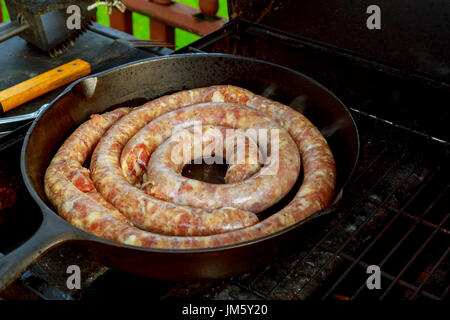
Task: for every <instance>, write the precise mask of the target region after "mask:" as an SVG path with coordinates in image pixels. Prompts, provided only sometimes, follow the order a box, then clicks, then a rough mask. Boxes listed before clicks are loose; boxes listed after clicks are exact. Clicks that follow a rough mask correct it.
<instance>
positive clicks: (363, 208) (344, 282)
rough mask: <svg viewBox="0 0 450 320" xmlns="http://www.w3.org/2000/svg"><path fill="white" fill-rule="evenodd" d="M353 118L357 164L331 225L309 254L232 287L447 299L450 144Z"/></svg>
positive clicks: (291, 294)
mask: <svg viewBox="0 0 450 320" xmlns="http://www.w3.org/2000/svg"><path fill="white" fill-rule="evenodd" d="M352 113H353V115H354V116H355V119H356V121H357V124H358V128H360V130H361V146H362V147H361V150H362V153H361V160H360V167H359V169H358V171H357V172H356V174H355V177H354V179H353V180H352V182H351V185H349V187H348V190H347V194H346V195H344V199H343V200H342V205H341V207H340V208H339V209H338V211H337V213H336V215H335V216H334V217H332V218H331V219H330V221H329V222H328V224H327V225H329V226H331V227H330V228H329V229H326V228H325V230H323V231H322V232H321V233H320V235H319V236H318V237H316V238H315V239H310V242H311V243H314V244H313V245H310V248H309V250H308V251H307V252H300V253H297V254H295V255H293V256H292V257H289V258H287V259H286V260H284V261H283V262H280V263H278V264H275V265H274V266H270V267H268V268H266V269H264V270H262V271H259V272H256V273H254V274H247V275H245V276H242V277H240V278H237V279H234V281H233V284H234V285H236V286H239V287H241V288H242V289H244V290H248V291H250V292H251V293H253V294H254V295H256V296H258V297H260V298H264V299H304V298H308V297H311V298H315V299H333V298H338V299H347V298H348V299H363V298H372V299H373V298H377V299H386V298H402V299H418V298H426V299H432V300H442V299H445V298H446V296H447V293H448V287H443V285H438V284H436V283H434V281H433V276H434V275H436V274H437V273H440V274H441V275H440V277H439V279H440V280H439V281H440V282H441V283H444V284H445V285H448V284H449V279H448V277H449V275H448V271H447V270H448V268H446V267H445V265H448V251H449V248H448V244H449V231H448V217H449V212H450V210H449V209H450V207H449V201H448V199H449V186H450V185H449V183H448V182H449V181H450V179H449V169H450V165H449V164H450V161H449V148H448V145H449V144H448V143H446V142H445V141H441V140H439V139H433V138H432V137H430V136H426V135H424V134H418V133H416V132H414V131H412V130H408V129H406V128H401V127H398V126H395V125H393V124H390V123H389V122H387V121H383V120H382V119H378V118H376V117H373V116H369V115H367V114H366V113H363V112H358V111H357V110H352ZM369 265H378V266H379V267H380V268H381V277H382V286H381V290H369V289H367V286H366V279H367V277H368V274H366V268H367V266H369ZM280 267H281V270H280ZM286 269H288V271H286ZM280 271H282V272H280Z"/></svg>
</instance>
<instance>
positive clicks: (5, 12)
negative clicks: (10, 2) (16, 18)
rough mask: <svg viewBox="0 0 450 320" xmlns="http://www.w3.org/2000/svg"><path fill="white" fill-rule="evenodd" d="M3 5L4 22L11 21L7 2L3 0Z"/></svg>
mask: <svg viewBox="0 0 450 320" xmlns="http://www.w3.org/2000/svg"><path fill="white" fill-rule="evenodd" d="M1 3H2V14H3V21H8V20H9V14H8V10H7V9H6V4H5V1H4V0H1Z"/></svg>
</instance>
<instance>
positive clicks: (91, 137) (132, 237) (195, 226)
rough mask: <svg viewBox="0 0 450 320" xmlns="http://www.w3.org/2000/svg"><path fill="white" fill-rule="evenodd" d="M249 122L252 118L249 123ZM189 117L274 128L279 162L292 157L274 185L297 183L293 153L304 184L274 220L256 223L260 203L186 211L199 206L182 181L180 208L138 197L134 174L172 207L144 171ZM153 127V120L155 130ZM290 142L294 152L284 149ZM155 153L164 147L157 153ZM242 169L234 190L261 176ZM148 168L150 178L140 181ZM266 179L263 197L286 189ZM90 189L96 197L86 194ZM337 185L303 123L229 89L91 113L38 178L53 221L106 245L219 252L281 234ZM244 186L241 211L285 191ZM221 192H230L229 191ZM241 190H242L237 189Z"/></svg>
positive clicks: (329, 159) (324, 149)
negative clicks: (56, 218)
mask: <svg viewBox="0 0 450 320" xmlns="http://www.w3.org/2000/svg"><path fill="white" fill-rule="evenodd" d="M198 104H204V105H198ZM230 104H231V105H230ZM196 105H197V106H196ZM236 105H239V106H236ZM208 108H209V109H208ZM212 108H215V109H212ZM172 111H174V113H171V112H172ZM195 111H197V112H195ZM206 111H208V112H206ZM214 113H215V114H214ZM249 114H252V115H253V116H254V117H253V116H252V117H249V116H248V115H249ZM174 115H176V116H174ZM188 115H189V116H192V117H193V118H194V119H196V120H200V121H202V123H203V124H205V125H214V126H224V127H227V126H230V125H231V126H233V125H235V126H237V127H238V128H240V127H241V128H242V127H243V128H246V127H249V128H250V127H252V125H255V124H256V126H257V124H260V125H261V127H264V126H266V127H267V126H269V127H271V128H279V129H280V139H281V140H282V141H285V142H286V144H282V146H283V148H285V149H282V148H280V155H281V154H282V153H283V152H285V151H286V150H290V152H289V154H287V153H286V154H285V155H283V157H280V159H279V165H280V166H279V168H280V170H279V174H280V176H278V177H279V179H281V182H286V185H289V184H293V183H292V181H293V182H294V183H295V180H296V177H297V175H298V171H299V167H300V163H299V162H298V164H296V160H295V159H298V155H300V157H301V160H302V165H303V172H304V177H303V183H302V186H301V187H300V189H299V190H298V192H297V194H296V196H295V197H294V199H293V200H292V201H291V202H290V203H289V204H288V205H287V206H286V207H284V208H283V209H282V210H280V211H279V212H277V213H275V214H273V215H271V216H270V217H268V218H266V219H265V220H263V221H258V219H257V217H256V215H255V213H256V212H259V211H260V210H263V209H264V208H265V206H267V203H266V204H263V205H262V204H258V205H257V206H255V208H256V209H255V208H254V207H252V205H249V206H247V207H245V206H244V207H243V208H244V209H239V208H233V207H220V206H221V203H220V200H221V199H220V197H219V198H216V199H215V200H217V201H216V203H215V204H214V205H210V206H208V204H207V203H206V206H204V207H203V208H201V207H197V208H194V207H191V206H188V205H186V202H185V201H188V202H189V201H190V202H189V203H188V204H189V205H191V204H192V203H195V202H196V201H197V200H198V198H196V196H199V195H200V193H198V191H197V190H196V188H195V187H196V186H197V185H198V184H197V183H196V182H194V183H191V184H190V183H187V184H186V181H182V182H183V183H184V184H183V183H181V184H180V187H179V188H178V189H177V193H178V194H177V197H176V198H177V199H176V202H178V203H181V204H177V203H172V202H167V201H162V200H159V199H156V198H155V197H153V196H151V195H148V194H146V193H145V192H144V191H143V190H141V189H140V188H139V186H140V182H141V180H142V176H144V179H143V180H144V181H143V182H144V189H148V188H146V186H149V185H151V186H152V187H154V186H156V185H157V186H158V188H157V189H155V190H157V191H156V192H155V195H158V196H160V197H162V198H164V199H166V200H173V199H168V198H167V194H168V192H167V190H168V189H167V186H168V184H165V183H164V182H162V183H161V184H159V183H157V184H154V182H155V181H156V180H155V179H156V177H157V175H155V173H154V172H153V171H152V170H151V168H150V167H152V166H155V165H157V163H158V161H159V163H161V162H162V161H163V160H167V157H168V154H169V153H167V152H168V150H172V149H170V148H169V147H168V145H170V141H169V140H170V135H168V134H167V132H169V133H171V131H173V129H174V127H173V126H174V125H175V126H184V127H189V125H188V124H189V119H191V120H192V118H188ZM177 116H179V117H178V118H177ZM174 119H175V120H174ZM177 119H178V120H179V121H178V122H177ZM115 121H116V122H115ZM152 121H155V123H154V124H153V125H151V122H152ZM114 122H115V123H114ZM208 122H210V123H208ZM113 123H114V124H113ZM149 123H150V125H149ZM158 123H159V125H157V124H158ZM164 124H165V125H167V127H165V126H164ZM263 124H264V125H263ZM152 127H153V129H151V128H152ZM154 128H159V129H158V130H156V131H154V132H155V133H157V134H156V135H149V134H148V131H146V130H150V131H151V130H155V129H154ZM169 129H170V130H169ZM175 131H176V130H175ZM281 133H282V134H281ZM285 134H286V135H287V136H285ZM282 136H283V137H285V138H282ZM167 139H169V140H168V141H167V145H166V146H165V147H164V143H165V141H166V140H167ZM283 139H284V140H283ZM281 140H280V141H281ZM294 144H295V146H296V148H294V149H295V150H294V149H292V146H293V145H294ZM160 146H161V148H162V149H161V150H159V151H158V148H159V147H160ZM163 147H164V148H166V149H164V148H163ZM283 150H284V151H283ZM91 152H93V154H92V159H91V168H90V169H91V172H90V177H89V174H88V173H89V172H88V171H87V169H85V168H83V167H82V164H83V163H84V162H85V161H86V159H87V158H88V157H89V155H90V154H91ZM155 154H156V155H158V154H159V155H160V156H161V157H160V158H159V160H158V161H157V160H155V161H152V156H154V155H155ZM296 154H297V157H296V156H295V155H296ZM148 161H150V162H149V163H148ZM166 164H167V162H166ZM246 166H247V164H244V167H243V168H241V169H242V170H243V175H242V177H243V178H242V179H243V180H240V181H238V182H234V183H237V184H240V183H242V184H245V183H246V182H249V183H250V182H251V181H250V180H252V179H256V178H255V177H258V172H260V171H261V170H263V168H264V166H263V167H262V168H261V169H259V171H256V172H255V169H254V168H253V170H254V171H253V172H251V173H248V172H250V171H251V170H250V169H249V168H248V167H246ZM258 166H259V164H258ZM168 167H170V165H169V166H168ZM168 167H166V168H168ZM171 168H172V169H173V172H172V174H171V176H170V177H169V178H170V179H172V178H174V175H173V173H174V172H178V171H177V170H179V168H178V167H177V168H175V167H173V166H172V167H171ZM288 168H289V169H290V170H291V172H292V174H290V175H288V174H287V172H288V171H289V169H288ZM73 170H74V171H73ZM146 170H148V172H147V173H146V174H145V175H144V172H145V171H146ZM256 170H258V169H256ZM160 177H161V175H160ZM90 178H92V180H90ZM152 179H153V180H152ZM170 179H169V180H170ZM237 179H239V178H237ZM269 180H270V179H269ZM269 180H267V181H269ZM172 181H175V180H172ZM267 181H266V180H265V179H261V181H260V186H262V189H263V188H266V189H265V190H270V188H269V186H270V184H271V183H273V185H274V186H276V185H279V186H282V187H283V188H284V186H283V183H278V184H277V183H275V181H274V180H272V181H271V182H267ZM92 182H93V184H94V185H95V189H92V185H91V183H92ZM335 182H336V170H335V163H334V159H333V155H332V153H331V151H330V149H329V147H328V144H327V142H326V140H325V139H324V138H323V136H322V135H321V134H320V132H319V130H318V129H317V128H316V127H314V125H312V124H311V122H309V121H308V120H307V119H306V118H305V117H304V116H303V115H301V114H300V113H298V112H296V111H295V110H293V109H291V108H289V107H287V106H285V105H282V104H281V103H278V102H275V101H272V100H270V99H267V98H264V97H262V96H258V95H255V94H253V93H251V92H249V91H247V90H245V89H242V88H238V87H234V86H213V87H208V88H199V89H193V90H186V91H181V92H178V93H174V94H172V95H168V96H164V97H161V98H159V99H155V100H153V101H150V102H148V103H146V104H144V105H143V106H141V107H139V108H136V109H134V110H132V111H131V112H129V113H128V110H126V111H125V110H124V109H119V110H116V111H114V112H112V113H107V114H105V115H103V116H99V115H95V116H93V117H92V119H91V120H89V121H88V122H86V123H85V124H83V125H82V126H80V127H79V128H78V129H77V130H76V131H75V132H74V133H73V134H72V135H71V136H70V137H69V139H68V140H67V141H66V142H65V143H64V145H63V146H62V147H61V148H60V150H59V151H58V152H57V154H56V156H55V158H54V159H53V160H52V162H51V164H50V166H49V168H48V170H47V172H46V176H45V187H46V193H47V196H48V197H49V199H50V200H51V202H52V203H53V205H54V206H55V207H56V209H57V210H58V212H59V214H60V215H62V216H63V217H64V218H65V219H66V220H68V221H69V222H71V223H72V224H74V225H75V226H77V227H79V228H81V229H83V230H85V231H87V232H91V233H94V234H96V235H98V236H100V237H103V238H107V239H110V240H113V241H118V242H122V243H126V244H132V245H137V246H145V247H155V248H174V249H176V248H183V249H187V248H203V247H215V246H223V245H227V244H233V243H239V242H243V241H248V240H252V239H255V238H259V237H262V236H265V235H268V234H271V233H274V232H277V231H279V230H282V229H284V228H286V227H288V226H290V225H292V224H294V223H296V222H298V221H301V220H303V219H305V218H306V217H308V216H310V215H311V214H313V213H314V212H316V211H318V210H321V209H324V208H326V207H328V206H329V205H330V204H331V201H332V198H333V194H334V188H335ZM146 183H147V185H146ZM265 183H267V185H265ZM230 185H233V184H230ZM202 186H203V187H205V185H203V184H202ZM220 186H222V187H221V188H227V187H223V186H227V185H226V184H225V185H220ZM248 186H249V189H251V190H253V194H252V193H251V192H250V193H249V194H252V195H253V196H252V197H255V198H254V199H253V198H251V199H250V201H249V203H253V202H255V203H259V202H260V203H262V202H263V201H262V200H261V199H262V198H264V196H266V197H267V198H268V199H269V200H271V201H275V202H276V201H278V200H279V198H280V197H282V196H283V194H285V191H286V190H287V191H289V190H288V189H290V188H285V189H286V190H282V192H278V191H277V192H275V193H273V194H272V193H270V194H269V195H267V194H265V195H264V194H259V195H258V194H257V191H258V188H256V186H251V184H249V185H248ZM250 186H251V187H250ZM228 188H229V187H228ZM280 188H281V187H280ZM205 190H206V189H205ZM229 190H230V191H229V192H230V194H233V190H232V188H230V189H229ZM251 190H250V191H251ZM241 191H245V192H249V190H246V189H245V188H242V189H241ZM255 192H256V193H255ZM150 193H152V192H151V190H150ZM184 193H186V195H185V194H184ZM234 194H235V195H237V193H234ZM169 198H170V197H169ZM182 198H183V199H184V200H183V199H182ZM180 199H181V200H180ZM222 200H224V201H225V202H226V201H232V200H233V199H231V198H230V196H226V197H224V199H222ZM263 200H264V201H265V199H263ZM226 203H228V202H226ZM258 206H259V207H258ZM249 209H252V210H254V211H255V213H254V212H252V211H251V210H249ZM143 229H146V230H143Z"/></svg>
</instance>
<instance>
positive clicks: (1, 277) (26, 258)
mask: <svg viewBox="0 0 450 320" xmlns="http://www.w3.org/2000/svg"><path fill="white" fill-rule="evenodd" d="M76 238H77V237H76V235H75V234H74V232H73V230H71V229H70V228H68V227H67V225H65V224H64V223H63V221H60V220H58V218H57V217H53V216H51V215H50V214H44V215H43V220H42V223H41V226H40V227H39V229H38V230H37V231H36V233H35V234H34V235H33V236H32V237H31V238H30V239H28V240H27V241H26V242H25V243H24V244H23V245H21V246H20V247H18V248H17V249H15V250H14V251H12V252H11V253H9V254H7V255H6V256H4V257H2V258H0V292H1V291H3V290H4V289H6V288H7V287H8V286H9V285H10V284H11V283H12V282H13V281H14V280H16V279H17V278H19V277H20V276H21V275H22V273H24V272H25V271H26V270H27V269H28V267H30V266H31V265H32V264H33V263H34V262H36V261H37V260H39V258H41V257H42V256H43V255H44V253H45V252H47V251H48V250H49V249H51V248H54V247H56V246H58V245H60V244H62V243H63V242H66V241H68V240H74V239H76Z"/></svg>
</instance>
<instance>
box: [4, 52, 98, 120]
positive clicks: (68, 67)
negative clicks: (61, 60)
mask: <svg viewBox="0 0 450 320" xmlns="http://www.w3.org/2000/svg"><path fill="white" fill-rule="evenodd" d="M89 73H91V65H90V64H89V63H88V62H86V61H83V60H81V59H76V60H73V61H71V62H68V63H66V64H63V65H62V66H59V67H58V68H55V69H52V70H50V71H47V72H44V73H42V74H40V75H38V76H36V77H33V78H31V79H28V80H26V81H23V82H21V83H19V84H16V85H15V86H13V87H10V88H8V89H5V90H3V91H0V114H1V113H3V112H6V111H9V110H11V109H13V108H15V107H17V106H20V105H21V104H23V103H25V102H28V101H30V100H33V99H34V98H37V97H39V96H41V95H43V94H44V93H47V92H49V91H52V90H54V89H56V88H59V87H61V86H63V85H65V84H68V83H70V82H72V81H74V80H77V79H79V78H81V77H84V76H86V75H88V74H89Z"/></svg>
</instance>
